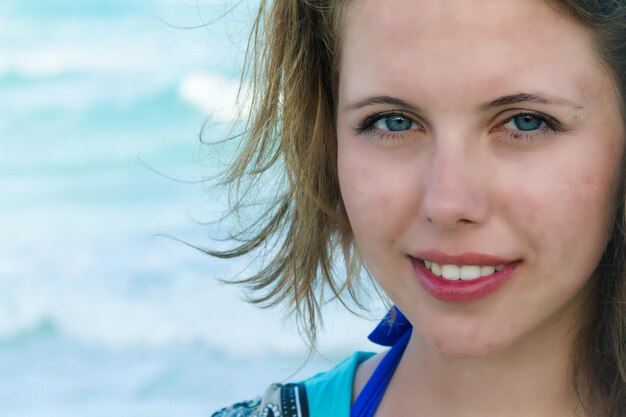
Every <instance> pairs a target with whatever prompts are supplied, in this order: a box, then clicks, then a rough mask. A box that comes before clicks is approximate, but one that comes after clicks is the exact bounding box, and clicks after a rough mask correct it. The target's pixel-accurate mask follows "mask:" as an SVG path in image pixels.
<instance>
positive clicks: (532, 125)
mask: <svg viewBox="0 0 626 417" xmlns="http://www.w3.org/2000/svg"><path fill="white" fill-rule="evenodd" d="M545 124H546V121H545V119H543V118H541V117H539V116H537V115H535V114H531V113H524V114H518V115H517V116H513V117H511V118H510V119H509V120H508V121H507V122H506V123H504V124H503V126H504V127H506V128H509V129H513V130H520V131H522V132H530V131H533V130H537V129H541V128H542V127H544V126H545Z"/></svg>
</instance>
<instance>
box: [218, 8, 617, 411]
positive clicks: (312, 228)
mask: <svg viewBox="0 0 626 417" xmlns="http://www.w3.org/2000/svg"><path fill="white" fill-rule="evenodd" d="M250 51H251V55H250V60H251V61H250V66H249V67H248V68H250V69H251V70H252V74H251V79H252V80H253V81H254V86H255V88H254V96H253V98H254V101H253V104H254V105H253V110H252V114H251V118H250V122H249V126H248V127H249V129H248V130H247V131H246V142H245V147H244V148H243V150H242V153H241V154H240V156H239V159H238V160H237V161H236V162H235V164H234V165H233V168H232V170H231V171H230V175H229V177H228V180H229V181H230V182H231V183H233V184H241V182H243V181H248V180H249V178H250V175H252V177H253V178H258V177H262V175H263V174H264V173H267V172H268V170H270V169H271V170H272V175H274V174H275V172H276V169H280V170H281V172H282V173H283V175H284V188H283V189H282V190H281V191H280V193H279V195H278V196H277V198H276V200H275V203H274V205H273V206H272V210H270V211H269V212H268V213H267V214H266V215H265V216H264V217H263V218H262V219H260V221H259V222H257V223H256V224H255V227H257V228H256V229H248V232H250V231H252V232H253V233H250V234H249V235H248V237H247V239H245V240H244V242H243V244H242V245H241V246H239V247H237V248H235V249H234V250H232V251H229V252H212V253H213V254H214V255H219V256H223V257H232V256H238V255H241V254H244V253H248V252H250V251H253V250H256V249H257V248H259V247H263V245H266V246H267V245H268V244H269V246H270V249H269V251H270V252H271V253H273V254H274V257H273V258H271V259H270V261H269V262H268V263H267V264H266V266H265V267H264V268H263V269H262V270H260V271H259V272H258V274H256V275H255V276H253V277H251V278H250V279H249V280H247V281H246V283H247V284H249V285H251V287H252V288H254V289H255V290H256V291H258V293H257V297H256V300H257V301H260V302H265V303H270V304H273V303H274V304H275V303H278V302H286V303H289V304H290V305H291V306H292V307H294V308H295V310H296V311H298V312H299V313H300V317H301V318H302V322H303V323H304V324H306V327H305V328H306V329H307V332H306V334H307V335H308V336H309V338H310V339H311V340H312V341H314V339H315V328H316V323H317V320H318V316H319V314H318V313H319V306H320V304H321V302H322V300H321V290H322V289H323V288H326V291H328V288H330V290H331V292H332V293H333V294H334V295H336V296H341V295H343V294H344V293H345V292H348V293H349V294H350V295H351V296H354V294H355V291H354V288H355V285H357V284H358V282H357V277H358V276H359V271H360V268H359V266H360V265H361V264H362V265H364V267H365V268H366V269H367V271H368V272H369V273H370V274H371V276H372V277H373V278H374V280H375V282H376V283H377V284H378V285H379V287H380V288H382V290H383V291H384V293H385V294H386V295H387V296H388V297H389V299H390V301H391V302H392V303H393V304H394V305H395V307H394V309H392V311H391V312H390V314H389V315H388V317H387V318H386V319H385V320H383V321H382V322H381V324H380V325H379V327H378V328H377V329H376V330H375V332H374V333H373V334H372V338H373V340H375V341H377V342H379V343H381V344H386V345H389V346H392V347H391V349H390V350H389V351H387V352H385V353H383V354H379V355H372V354H366V353H361V352H359V353H356V354H355V355H354V356H353V357H351V358H348V359H347V360H346V361H344V362H343V363H341V364H340V365H338V366H337V367H336V368H335V369H333V370H330V371H329V372H326V373H323V374H320V375H317V376H315V377H313V378H311V379H309V380H307V381H304V382H301V383H297V384H286V385H272V386H271V387H270V388H269V389H268V391H267V392H266V393H265V395H264V396H263V398H262V399H260V400H257V401H252V402H246V403H240V404H236V405H235V406H232V407H230V408H227V409H224V410H222V411H220V412H218V413H216V414H215V416H235V415H237V416H247V415H255V416H256V415H258V416H272V415H273V416H279V415H280V416H292V415H293V416H296V415H297V416H307V415H308V416H311V417H318V416H334V417H343V416H345V417H347V416H349V415H352V416H372V415H376V416H377V417H386V416H430V417H439V416H445V417H455V416H458V417H461V416H463V417H478V416H507V417H515V416H550V417H560V416H563V417H564V416H588V417H591V416H594V417H600V416H603V417H604V416H611V417H623V416H626V358H625V355H626V272H625V268H624V263H625V262H626V256H625V255H626V252H625V248H624V214H623V200H624V181H623V178H624V173H623V166H624V150H625V144H624V140H625V131H626V129H625V123H624V120H625V118H624V114H625V112H624V106H623V99H624V97H625V95H626V1H622V0H615V1H609V0H606V1H602V0H596V1H591V0H560V1H548V0H507V1H506V2H504V1H501V0H475V1H465V0H386V1H384V2H381V1H377V0H343V1H342V0H325V1H308V0H275V1H273V2H272V3H271V5H266V4H265V2H263V4H262V5H261V11H260V12H259V17H258V20H257V23H256V26H255V32H254V36H253V43H252V47H251V49H250ZM244 197H245V196H244ZM239 238H241V236H239ZM341 262H343V263H345V265H346V271H347V273H346V274H338V272H337V268H336V266H337V265H338V264H339V263H341Z"/></svg>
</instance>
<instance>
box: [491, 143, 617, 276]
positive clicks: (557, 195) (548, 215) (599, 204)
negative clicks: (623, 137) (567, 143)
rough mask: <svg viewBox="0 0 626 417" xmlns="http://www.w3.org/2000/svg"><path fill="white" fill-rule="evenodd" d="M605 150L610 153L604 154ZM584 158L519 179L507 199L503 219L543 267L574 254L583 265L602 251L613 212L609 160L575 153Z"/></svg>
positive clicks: (613, 160) (613, 177) (607, 156)
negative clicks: (580, 258)
mask: <svg viewBox="0 0 626 417" xmlns="http://www.w3.org/2000/svg"><path fill="white" fill-rule="evenodd" d="M609 150H610V149H609ZM581 155H584V156H586V157H582V156H581V157H580V158H576V159H574V160H567V161H565V162H564V163H562V164H559V165H555V164H554V159H553V161H552V162H553V165H552V166H551V168H550V169H545V170H538V171H537V172H534V173H529V174H528V175H527V176H525V178H524V181H523V182H522V183H521V184H518V185H519V186H518V187H514V189H515V191H514V192H513V191H511V192H509V193H507V198H505V199H504V200H503V207H504V210H503V212H504V213H507V214H505V215H506V217H508V218H509V219H519V221H513V220H512V221H511V222H512V223H513V224H517V228H518V232H519V233H522V234H523V235H525V236H529V238H528V239H527V240H526V241H527V242H529V244H530V245H531V246H532V248H531V249H532V251H531V253H534V254H536V255H542V254H544V255H545V254H546V253H549V254H550V256H547V257H546V256H542V257H543V258H544V259H545V260H546V261H549V262H551V263H552V262H554V263H555V264H563V262H566V261H567V260H568V259H569V260H571V259H572V257H573V256H574V254H576V253H578V254H579V255H580V256H582V257H583V258H587V259H588V260H589V261H591V260H595V259H596V258H597V257H598V256H599V254H601V252H602V251H603V249H604V245H605V244H606V240H607V235H608V232H609V226H610V220H611V216H612V210H613V207H614V206H615V190H616V179H617V176H616V171H617V167H618V166H619V161H618V160H616V158H615V154H613V155H610V154H609V153H607V152H605V153H602V152H598V151H597V150H596V151H595V153H594V152H588V153H581Z"/></svg>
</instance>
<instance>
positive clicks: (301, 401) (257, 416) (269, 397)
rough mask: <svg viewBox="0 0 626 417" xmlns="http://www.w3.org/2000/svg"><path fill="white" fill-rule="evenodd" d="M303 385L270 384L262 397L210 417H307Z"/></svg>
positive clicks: (234, 405) (225, 409)
mask: <svg viewBox="0 0 626 417" xmlns="http://www.w3.org/2000/svg"><path fill="white" fill-rule="evenodd" d="M308 409H309V407H308V402H307V396H306V388H305V386H304V383H298V384H272V385H270V386H269V387H268V388H267V390H266V391H265V393H264V394H263V396H261V397H258V398H256V399H254V400H250V401H243V402H239V403H236V404H233V405H231V406H230V407H226V408H223V409H221V410H219V411H218V412H216V413H213V415H212V416H211V417H308V416H309V413H308Z"/></svg>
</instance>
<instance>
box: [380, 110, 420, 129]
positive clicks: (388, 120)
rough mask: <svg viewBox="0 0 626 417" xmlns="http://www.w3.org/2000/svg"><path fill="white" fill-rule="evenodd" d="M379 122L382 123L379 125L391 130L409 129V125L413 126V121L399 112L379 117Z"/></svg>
mask: <svg viewBox="0 0 626 417" xmlns="http://www.w3.org/2000/svg"><path fill="white" fill-rule="evenodd" d="M379 123H380V124H382V126H380V127H382V128H383V129H385V130H389V131H391V132H401V131H404V130H409V129H410V128H411V126H413V121H412V120H411V119H409V118H408V117H406V116H402V115H401V114H394V115H391V116H387V117H385V118H383V119H381V120H380V121H379Z"/></svg>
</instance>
